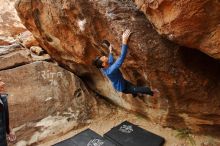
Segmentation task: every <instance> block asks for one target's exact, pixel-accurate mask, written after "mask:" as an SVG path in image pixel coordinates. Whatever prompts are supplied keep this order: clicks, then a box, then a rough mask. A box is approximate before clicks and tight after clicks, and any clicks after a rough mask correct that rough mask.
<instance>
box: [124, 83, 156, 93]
mask: <svg viewBox="0 0 220 146" xmlns="http://www.w3.org/2000/svg"><path fill="white" fill-rule="evenodd" d="M122 92H123V93H127V94H129V93H130V94H133V95H137V94H138V93H141V94H148V95H151V96H153V95H154V92H153V91H151V89H150V88H148V87H140V86H135V85H133V84H132V83H130V82H128V81H127V82H126V86H125V89H124V90H123V91H122Z"/></svg>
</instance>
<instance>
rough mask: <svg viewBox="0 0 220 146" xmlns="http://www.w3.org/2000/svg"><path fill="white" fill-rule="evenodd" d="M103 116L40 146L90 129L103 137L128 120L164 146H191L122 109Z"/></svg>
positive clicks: (202, 144)
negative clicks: (159, 140) (163, 141)
mask: <svg viewBox="0 0 220 146" xmlns="http://www.w3.org/2000/svg"><path fill="white" fill-rule="evenodd" d="M102 114H105V115H103V116H100V117H99V118H97V119H95V120H92V121H90V122H91V124H89V125H87V126H84V127H81V128H79V129H77V130H73V131H70V132H69V133H67V134H65V135H63V136H60V137H59V138H57V137H56V138H54V139H52V140H50V141H47V142H45V141H43V142H41V143H39V144H38V145H39V146H50V145H53V144H55V143H57V142H60V141H62V140H65V139H67V138H70V137H72V136H74V135H76V134H77V133H79V132H81V131H83V130H85V129H87V128H90V129H92V130H94V131H95V132H97V133H98V134H100V135H103V134H104V133H105V132H107V131H109V130H110V129H111V128H112V127H114V126H116V125H118V124H120V123H121V122H123V121H125V120H127V121H129V122H132V123H134V124H136V125H139V126H140V127H142V128H144V129H146V130H148V131H151V132H153V133H155V134H157V135H160V136H162V137H164V138H165V139H166V143H165V145H164V146H191V145H192V144H191V143H190V140H189V139H184V138H182V139H181V138H178V137H177V134H178V133H179V132H178V131H177V130H173V129H171V128H163V127H161V126H160V125H158V124H155V123H152V122H151V121H148V120H147V119H145V118H143V117H141V116H139V115H136V114H134V113H130V112H128V111H125V110H123V109H120V108H115V109H113V110H112V112H110V113H109V112H104V113H102ZM190 137H192V139H193V141H194V142H195V146H220V138H219V139H216V138H212V137H209V136H196V135H190Z"/></svg>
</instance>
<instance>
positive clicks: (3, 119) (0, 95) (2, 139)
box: [0, 78, 16, 146]
mask: <svg viewBox="0 0 220 146" xmlns="http://www.w3.org/2000/svg"><path fill="white" fill-rule="evenodd" d="M7 96H8V95H7V94H6V93H5V83H4V82H3V81H2V80H1V78H0V146H7V139H6V136H7V135H8V140H9V142H14V141H15V140H16V136H15V133H14V132H13V131H12V129H11V128H10V127H9V112H8V102H7Z"/></svg>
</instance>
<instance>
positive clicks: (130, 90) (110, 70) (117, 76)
mask: <svg viewBox="0 0 220 146" xmlns="http://www.w3.org/2000/svg"><path fill="white" fill-rule="evenodd" d="M130 35H131V31H130V30H128V29H127V30H126V31H125V32H124V33H123V35H122V48H121V55H120V57H119V58H118V59H117V60H116V61H115V62H114V58H113V54H112V48H113V47H112V45H111V44H110V43H109V42H108V41H106V40H105V42H104V45H105V46H108V48H109V53H110V54H109V57H106V56H99V57H96V59H95V60H93V64H94V65H95V66H96V67H97V68H99V69H101V71H102V72H103V73H104V75H105V76H107V77H108V78H109V79H110V81H111V82H112V84H113V87H114V88H115V89H116V90H117V91H119V92H123V93H125V94H132V95H133V96H134V97H135V96H137V94H138V93H141V94H148V95H151V96H153V97H157V95H158V94H157V93H158V91H157V90H151V89H150V88H148V87H139V86H135V85H133V84H132V83H130V82H129V81H127V80H125V79H124V77H123V75H122V73H121V71H120V70H119V68H120V67H121V65H122V64H123V62H124V59H125V57H126V54H127V49H128V45H127V43H128V39H129V37H130Z"/></svg>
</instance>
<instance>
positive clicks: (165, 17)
mask: <svg viewBox="0 0 220 146" xmlns="http://www.w3.org/2000/svg"><path fill="white" fill-rule="evenodd" d="M135 2H136V4H137V6H138V8H139V9H140V10H141V11H143V12H144V13H145V14H146V16H147V18H148V19H149V20H150V21H151V22H152V23H153V25H154V26H155V28H156V30H157V32H159V33H160V34H161V35H165V36H166V37H167V38H168V39H170V40H172V41H175V42H177V43H179V44H181V45H184V46H187V47H191V48H197V49H199V50H200V51H202V52H204V53H206V54H208V55H209V56H211V57H213V58H216V59H220V40H219V37H220V13H219V12H220V1H213V0H205V1H204V0H175V1H171V0H135Z"/></svg>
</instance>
